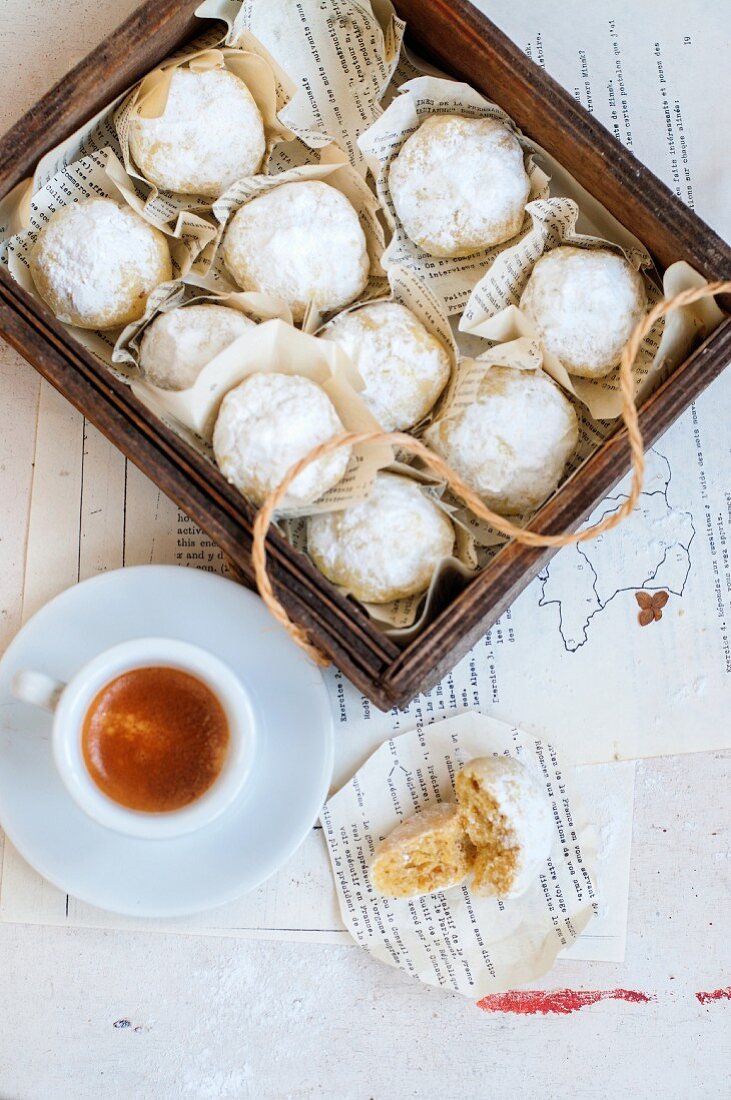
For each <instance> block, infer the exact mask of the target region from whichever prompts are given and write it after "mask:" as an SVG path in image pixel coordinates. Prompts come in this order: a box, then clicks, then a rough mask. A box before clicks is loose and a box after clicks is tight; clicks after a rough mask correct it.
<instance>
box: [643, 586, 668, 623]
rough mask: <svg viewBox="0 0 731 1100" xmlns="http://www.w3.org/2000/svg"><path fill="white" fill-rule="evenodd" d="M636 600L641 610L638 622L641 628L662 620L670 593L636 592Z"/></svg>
mask: <svg viewBox="0 0 731 1100" xmlns="http://www.w3.org/2000/svg"><path fill="white" fill-rule="evenodd" d="M635 599H636V600H637V603H638V605H639V608H640V612H639V614H638V616H637V622H638V623H639V624H640V626H649V624H650V623H653V622H654V623H657V622H659V621H660V619H661V618H662V609H663V607H664V606H665V604H666V603H667V602H668V600H669V599H670V593H669V592H653V593H650V592H635Z"/></svg>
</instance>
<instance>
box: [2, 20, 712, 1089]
mask: <svg viewBox="0 0 731 1100" xmlns="http://www.w3.org/2000/svg"><path fill="white" fill-rule="evenodd" d="M482 2H483V5H484V6H485V7H486V8H487V9H488V11H489V3H488V2H487V0H482ZM646 2H647V3H648V4H649V3H652V4H653V5H655V4H657V3H659V2H660V0H646ZM134 5H135V0H93V2H90V0H43V3H42V4H38V5H35V6H32V5H28V3H27V0H3V2H2V14H1V17H0V72H2V75H3V79H2V87H3V92H4V94H3V96H2V97H1V98H0V127H1V128H3V129H4V128H5V126H6V125H8V124H9V123H10V122H11V121H13V119H14V118H15V117H17V116H18V115H19V114H20V113H21V112H22V111H23V110H25V109H26V108H27V107H29V106H30V105H31V104H32V103H33V102H34V101H35V99H36V98H37V97H38V95H39V94H40V93H41V92H42V91H43V90H44V89H45V88H47V87H48V86H49V85H50V84H51V83H52V82H53V81H54V80H56V79H57V78H58V77H59V76H60V75H62V74H63V73H64V72H65V71H66V70H67V69H68V68H69V67H70V65H71V64H73V63H74V61H76V60H77V59H78V58H80V57H81V56H82V55H83V54H84V53H85V52H86V51H87V49H88V48H89V47H90V46H91V45H93V43H94V42H95V41H98V40H99V39H100V38H102V37H103V36H104V35H106V34H108V33H109V31H110V30H111V29H112V28H113V26H114V25H115V24H116V23H117V22H119V20H121V19H122V18H123V17H124V16H125V15H126V14H127V13H128V12H129V11H130V10H131V9H132V8H133V7H134ZM685 6H686V9H693V8H695V9H696V13H695V14H696V18H697V12H698V11H701V10H702V9H703V7H704V3H703V2H702V0H689V2H688V3H687V4H686V5H685ZM38 43H42V46H41V48H40V49H36V46H37V45H38ZM722 45H723V44H722V43H719V55H718V56H719V75H720V71H721V67H722V66H723V64H724V60H723V49H722ZM709 79H710V74H709ZM38 392H39V383H38V377H37V375H35V373H34V372H33V371H32V370H31V369H30V368H27V367H26V366H25V365H24V364H22V362H21V361H20V360H19V359H18V357H17V356H15V355H14V353H12V352H11V351H10V350H9V349H7V348H5V347H2V348H1V349H0V410H2V421H1V422H0V647H2V646H4V645H5V644H7V641H8V640H9V638H10V637H11V636H12V634H13V633H14V632H15V630H16V629H17V627H18V625H19V622H20V616H21V604H20V594H21V590H22V576H23V571H24V562H23V551H24V545H25V534H26V533H25V530H24V529H23V524H22V523H18V522H17V521H14V522H13V524H12V525H8V524H7V523H4V522H3V516H7V515H8V514H12V515H13V516H18V515H22V514H23V513H24V512H25V511H27V507H26V506H24V505H23V502H24V501H27V499H28V496H29V491H30V481H31V477H32V468H31V462H32V454H33V443H34V434H35V422H36V409H37V398H38ZM74 415H75V414H74ZM118 476H119V475H118V473H117V474H115V473H114V472H113V471H112V470H110V476H109V485H110V491H111V488H112V486H113V485H114V484H116V481H115V478H118ZM133 476H134V478H135V479H137V478H138V477H140V476H141V475H137V474H136V473H135V474H134V475H133ZM135 488H136V490H137V491H139V493H140V498H141V502H142V503H141V506H145V501H147V502H148V503H149V502H152V506H154V501H155V494H156V490H153V489H152V488H149V487H147V488H146V487H144V486H142V485H141V484H140V483H139V482H136V483H135ZM128 491H129V480H128ZM148 491H149V494H150V495H149V496H148V495H147V493H148ZM11 501H12V513H10V510H9V504H8V502H11ZM164 506H168V505H167V503H165V505H164ZM6 508H7V509H8V510H7V511H6ZM113 543H114V538H113V533H112V532H110V531H108V530H107V531H103V532H101V533H100V535H99V542H98V543H96V540H95V548H94V549H93V551H92V549H91V548H89V549H88V551H87V550H86V548H85V553H87V552H88V554H89V555H90V559H89V560H91V559H92V558H93V560H94V561H95V562H97V563H98V562H99V561H100V559H99V556H98V555H99V554H100V553H101V552H102V548H103V547H104V546H107V547H111V546H112V545H113ZM65 553H66V551H65V550H64V548H59V559H60V561H62V562H63V563H64V564H63V568H64V569H66V568H69V569H70V568H71V567H70V566H69V564H68V562H67V561H66V558H65ZM109 564H110V565H111V564H117V562H116V559H114V555H113V554H112V558H111V560H110V562H109ZM730 778H731V777H730V776H729V763H728V758H727V757H726V758H724V757H723V756H721V754H703V755H698V756H690V757H685V758H683V759H677V760H673V759H665V760H656V761H646V762H642V763H641V764H640V765H639V766H638V775H637V794H636V814H635V824H634V849H633V875H632V891H631V896H630V912H629V940H628V952H627V960H626V962H625V963H624V964H622V965H615V964H600V963H594V964H589V963H579V962H570V963H566V964H564V966H563V967H562V970H561V977H560V982H561V984H566V985H570V986H572V987H575V988H594V989H611V988H615V987H618V986H621V987H625V988H630V989H640V990H645V991H648V992H651V993H654V994H655V995H656V996H657V1000H656V1001H654V1002H651V1003H649V1004H639V1005H628V1004H625V1003H623V1002H605V1003H601V1004H597V1005H595V1006H593V1007H591V1008H585V1009H583V1010H582V1011H581V1012H579V1013H577V1014H574V1015H570V1016H549V1017H541V1016H539V1017H533V1016H526V1017H511V1016H505V1015H500V1016H492V1015H489V1014H486V1013H484V1012H481V1011H480V1010H478V1009H477V1008H475V1007H474V1006H472V1005H470V1004H468V1003H466V1002H464V1001H463V1000H462V999H461V998H458V997H457V996H452V995H448V994H444V993H439V992H436V991H434V990H431V989H427V988H426V987H422V986H419V985H417V984H416V983H413V982H411V981H410V980H408V979H407V978H405V977H404V976H402V975H400V974H399V973H397V972H395V971H392V970H390V969H387V968H385V967H381V966H379V965H378V964H376V963H374V962H372V961H371V960H370V959H369V958H368V957H367V956H366V955H364V954H363V953H361V952H357V951H354V950H352V949H350V948H336V947H330V948H323V947H313V946H308V947H302V946H300V945H297V946H295V945H290V944H267V943H260V942H240V941H234V940H231V939H220V940H216V939H208V938H200V937H181V936H168V935H153V934H129V933H110V932H104V931H99V930H89V929H59V928H51V927H48V928H44V927H37V926H22V925H3V926H0V1098H2V1100H39V1098H42V1100H69V1098H71V1097H73V1098H74V1100H108V1098H110V1100H111V1098H113V1100H117V1098H119V1100H128V1098H129V1100H132V1098H133V1100H147V1098H149V1100H178V1098H186V1097H192V1098H195V1100H205V1098H207V1097H232V1098H236V1100H238V1098H244V1097H252V1098H254V1100H267V1098H271V1100H280V1098H282V1100H283V1098H285V1097H297V1098H315V1097H317V1098H325V1100H328V1098H332V1100H351V1098H352V1100H366V1098H369V1097H373V1098H377V1100H390V1098H396V1100H401V1098H406V1097H417V1096H418V1097H422V1096H423V1097H430V1096H439V1097H440V1098H446V1100H452V1098H455V1100H456V1098H457V1097H463V1098H465V1100H472V1098H474V1100H483V1098H486V1097H489V1096H516V1097H528V1096H534V1095H539V1096H542V1097H546V1098H548V1100H550V1098H552V1097H556V1098H558V1097H564V1096H565V1097H571V1098H575V1100H594V1098H596V1100H607V1098H610V1100H613V1098H615V1097H617V1098H619V1097H626V1096H632V1097H649V1096H658V1097H663V1098H665V1100H687V1098H688V1097H690V1096H693V1097H698V1098H705V1097H708V1098H709V1100H710V1098H711V1097H720V1096H722V1095H725V1093H726V1091H727V1090H726V1086H727V1082H728V1075H729V1069H730V1068H731V1066H730V1063H729V1029H728V1019H729V1016H728V1012H729V1008H730V1007H731V1003H730V1002H729V1001H723V1000H719V1001H717V1002H712V1003H709V1004H707V1005H705V1006H704V1005H701V1004H700V1002H699V1001H698V1000H697V998H696V996H695V994H696V992H698V991H703V990H712V989H715V988H717V987H719V986H723V985H728V983H729V980H730V979H729V976H728V974H729V964H730V962H731V959H730V957H729V937H728V932H727V918H726V926H725V924H724V918H725V914H724V903H725V902H727V898H728V886H729V884H728V867H729V862H728V856H729V852H728V808H727V805H726V804H725V797H726V796H727V792H728V789H729V788H728V784H729V779H730ZM80 858H83V855H82V854H81V853H80ZM555 984H556V981H555V979H553V978H549V980H548V981H547V982H546V983H545V987H546V988H551V987H553V986H555ZM127 1023H128V1024H129V1026H126V1024H127ZM115 1024H117V1025H119V1026H115Z"/></svg>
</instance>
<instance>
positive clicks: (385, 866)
mask: <svg viewBox="0 0 731 1100" xmlns="http://www.w3.org/2000/svg"><path fill="white" fill-rule="evenodd" d="M455 790H456V794H457V803H453V802H441V803H438V804H437V805H434V806H428V807H427V808H426V809H424V810H422V811H420V812H418V813H415V814H414V815H413V816H412V817H410V818H407V820H406V821H403V822H401V824H400V825H397V826H396V828H395V829H394V830H393V832H391V833H390V834H389V835H388V836H387V837H386V838H385V839H384V840H383V841H381V843H380V844H379V846H378V848H377V849H376V852H375V855H374V858H373V862H372V863H371V868H370V874H371V883H372V885H373V887H374V889H375V890H377V891H378V892H379V893H380V894H384V895H386V896H388V897H395V898H407V897H418V896H420V895H423V894H433V893H435V892H436V891H439V890H446V889H448V887H450V886H457V885H459V884H460V883H463V882H464V881H465V880H466V879H467V878H468V876H470V882H469V884H468V885H469V889H470V890H471V891H472V892H473V893H474V894H478V895H483V896H484V895H496V896H499V897H501V898H509V897H517V896H518V895H520V894H522V893H524V892H525V890H526V889H527V887H528V886H529V885H530V883H531V881H532V880H533V879H534V878H535V875H536V873H537V871H538V870H539V868H540V865H541V863H542V862H543V861H544V860H545V859H546V857H547V856H548V854H549V852H550V849H551V841H552V837H553V816H552V813H551V807H550V803H549V802H548V800H547V798H546V795H545V792H544V791H543V790H542V788H541V786H540V784H539V782H538V781H537V780H536V779H535V778H534V777H533V775H532V774H531V772H530V771H529V770H528V769H527V768H526V767H525V765H524V764H522V763H521V762H520V761H519V760H516V759H514V758H513V757H509V756H484V757H478V758H476V759H474V760H471V761H470V762H469V763H468V764H466V765H465V767H464V768H463V769H462V770H461V771H460V772H459V773H458V774H457V777H456V780H455Z"/></svg>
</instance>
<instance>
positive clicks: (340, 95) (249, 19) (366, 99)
mask: <svg viewBox="0 0 731 1100" xmlns="http://www.w3.org/2000/svg"><path fill="white" fill-rule="evenodd" d="M196 14H197V15H199V16H209V17H213V18H218V19H224V20H225V21H226V22H227V23H228V24H229V34H228V36H227V39H226V41H227V43H228V44H229V45H231V46H237V47H238V46H241V44H242V42H244V41H245V37H244V36H245V35H246V34H247V33H248V34H251V35H253V36H254V37H255V38H257V39H258V40H259V42H261V43H262V44H263V46H264V47H265V48H266V50H267V51H268V53H269V55H270V56H271V57H273V58H274V59H275V60H276V62H278V64H279V66H280V67H281V69H282V70H284V72H286V73H287V74H288V76H289V77H290V78H292V80H294V82H295V84H296V85H297V87H298V91H297V94H296V95H295V96H294V98H293V99H292V100H291V102H290V103H288V104H287V106H286V108H285V109H284V110H283V111H282V112H281V115H280V117H281V120H282V121H283V122H284V123H285V124H286V125H287V126H289V127H290V129H291V130H292V131H293V132H294V133H295V134H296V135H297V136H298V137H299V138H300V139H301V140H302V141H303V142H304V143H305V144H306V145H308V146H312V147H315V148H317V147H318V146H319V147H322V146H325V145H327V144H329V142H331V141H335V142H337V144H338V145H339V146H340V148H341V149H343V150H344V152H345V153H346V154H347V156H348V158H349V160H350V162H351V164H352V165H353V166H354V168H355V169H356V171H357V172H358V174H359V175H360V176H365V173H366V162H365V159H364V157H363V154H362V153H361V151H360V149H359V148H358V144H357V139H358V136H359V135H360V134H361V133H362V132H363V131H364V130H365V129H367V127H368V126H370V125H371V123H372V122H374V121H375V119H376V118H378V116H379V115H380V113H381V108H380V106H379V104H380V100H381V98H382V96H383V94H384V92H385V90H386V88H387V86H388V84H389V81H390V80H391V76H392V74H393V71H394V69H395V67H396V64H397V62H398V58H399V48H400V46H401V39H402V37H403V29H404V24H403V22H402V21H401V20H400V19H398V18H397V17H396V15H395V13H394V10H393V7H392V5H391V4H390V2H389V0H372V2H371V0H309V2H305V3H299V4H295V3H293V2H292V0H243V2H242V3H237V4H232V3H230V2H227V0H208V2H207V3H204V4H201V6H200V7H199V8H198V10H197V12H196ZM278 152H279V151H277V152H275V154H274V157H273V164H275V165H276V164H277V158H278Z"/></svg>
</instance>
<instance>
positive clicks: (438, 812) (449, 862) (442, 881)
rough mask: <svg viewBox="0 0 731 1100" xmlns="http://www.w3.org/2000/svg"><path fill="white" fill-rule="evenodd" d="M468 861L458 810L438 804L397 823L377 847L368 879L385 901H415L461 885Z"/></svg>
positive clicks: (468, 846) (468, 845)
mask: <svg viewBox="0 0 731 1100" xmlns="http://www.w3.org/2000/svg"><path fill="white" fill-rule="evenodd" d="M473 858H474V849H473V847H472V844H471V843H470V841H469V839H468V837H467V835H466V834H465V832H464V828H463V825H462V818H461V814H460V810H459V807H458V806H455V805H454V803H453V802H439V803H437V805H435V806H427V807H426V809H424V810H421V812H420V813H416V814H414V815H413V816H412V817H409V818H407V819H406V821H402V822H401V824H400V825H397V826H396V828H395V829H394V830H393V832H391V833H389V835H388V836H387V837H386V838H385V839H384V840H382V841H381V843H380V844H379V845H378V847H377V848H376V851H375V855H374V857H373V862H372V863H371V866H370V879H371V883H372V885H373V888H374V890H377V891H378V893H379V894H384V895H385V896H386V897H391V898H413V897H419V895H421V894H433V893H436V891H437V890H447V889H449V887H450V886H457V885H458V884H459V883H460V882H463V881H464V880H465V878H466V877H467V874H468V873H469V871H470V870H471V868H472V862H473Z"/></svg>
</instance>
